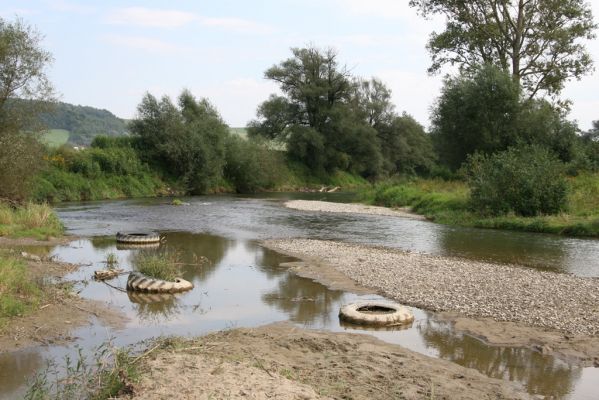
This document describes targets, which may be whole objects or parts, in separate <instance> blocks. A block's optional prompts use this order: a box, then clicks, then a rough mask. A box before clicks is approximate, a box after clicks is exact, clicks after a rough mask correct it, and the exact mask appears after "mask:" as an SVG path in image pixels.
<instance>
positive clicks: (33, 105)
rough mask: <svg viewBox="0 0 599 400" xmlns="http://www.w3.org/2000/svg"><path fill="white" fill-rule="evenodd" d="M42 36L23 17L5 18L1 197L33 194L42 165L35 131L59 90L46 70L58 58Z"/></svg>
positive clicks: (1, 29)
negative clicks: (44, 44) (55, 90)
mask: <svg viewBox="0 0 599 400" xmlns="http://www.w3.org/2000/svg"><path fill="white" fill-rule="evenodd" d="M41 39H42V37H41V35H40V34H39V33H38V32H37V31H36V30H35V29H34V28H32V27H30V26H29V25H27V24H25V23H24V22H23V21H21V20H17V21H15V22H12V23H11V22H7V21H5V20H3V19H2V18H0V197H5V198H9V199H12V200H18V201H22V200H24V199H25V198H26V197H27V196H28V194H29V184H30V182H31V179H32V178H33V177H34V176H35V174H36V173H37V171H38V170H39V169H40V168H41V167H42V162H43V160H42V157H41V148H40V144H39V143H38V142H37V141H36V140H35V138H34V137H33V136H32V133H31V132H32V131H34V122H35V121H36V120H37V115H38V113H39V112H40V111H42V110H43V109H44V108H43V106H44V105H46V104H48V101H50V100H52V94H53V89H52V85H51V84H50V82H49V80H48V78H47V77H46V74H45V71H44V69H45V68H46V66H47V65H48V64H49V63H50V62H51V61H52V57H51V55H50V53H48V52H47V51H45V50H44V49H42V48H41V46H40V43H41ZM23 100H35V101H23ZM40 106H42V107H40Z"/></svg>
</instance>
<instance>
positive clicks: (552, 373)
mask: <svg viewBox="0 0 599 400" xmlns="http://www.w3.org/2000/svg"><path fill="white" fill-rule="evenodd" d="M418 330H419V331H420V333H421V334H422V337H423V339H424V340H425V342H426V344H427V345H428V346H430V347H433V348H435V349H437V350H438V351H439V357H440V358H442V359H445V360H451V361H453V362H455V363H457V364H459V365H462V366H464V367H467V368H473V369H476V370H478V371H480V372H482V373H483V374H485V375H487V376H490V377H492V378H500V379H509V380H510V381H518V382H521V383H522V384H524V386H525V387H526V389H527V390H528V392H529V393H534V394H542V395H547V396H552V397H551V398H561V397H564V396H566V395H567V394H568V393H570V392H571V391H572V388H573V387H574V382H575V381H576V380H577V379H579V378H580V373H581V372H580V371H581V370H580V369H578V368H575V367H571V366H568V365H566V364H564V363H561V362H559V361H557V360H555V359H554V358H553V357H549V356H544V355H542V354H540V353H538V352H535V351H532V350H530V349H527V348H518V347H501V346H490V345H486V344H484V343H483V342H481V341H480V340H478V339H475V338H473V337H471V336H469V335H459V334H457V333H455V332H452V328H451V325H450V324H449V323H439V322H435V321H430V320H428V321H427V322H425V323H423V324H422V325H419V327H418Z"/></svg>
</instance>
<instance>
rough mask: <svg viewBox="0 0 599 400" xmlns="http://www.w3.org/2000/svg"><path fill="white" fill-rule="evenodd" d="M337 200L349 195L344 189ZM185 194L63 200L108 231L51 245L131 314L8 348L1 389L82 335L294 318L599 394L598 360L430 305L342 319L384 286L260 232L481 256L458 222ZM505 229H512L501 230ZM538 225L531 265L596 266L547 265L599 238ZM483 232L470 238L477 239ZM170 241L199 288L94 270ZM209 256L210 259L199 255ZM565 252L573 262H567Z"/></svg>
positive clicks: (545, 387) (577, 395)
mask: <svg viewBox="0 0 599 400" xmlns="http://www.w3.org/2000/svg"><path fill="white" fill-rule="evenodd" d="M279 196H281V195H279ZM336 199H338V200H344V198H343V197H342V196H337V197H336ZM187 201H189V202H190V203H191V205H190V206H183V207H173V206H168V205H165V204H161V203H163V202H164V200H160V199H159V200H142V201H139V200H136V201H122V202H121V201H119V202H99V203H91V204H84V205H82V204H77V205H72V206H66V207H63V208H61V209H59V215H60V216H61V218H62V220H63V221H64V222H65V224H66V226H67V227H68V229H69V231H70V232H71V233H73V234H76V235H80V236H97V235H110V236H107V237H102V236H101V237H94V238H93V239H90V240H88V239H82V240H77V241H74V242H72V243H70V244H69V245H67V246H59V247H56V248H53V249H51V253H52V254H55V255H57V256H58V257H59V258H60V259H62V260H64V261H68V262H75V263H83V264H90V265H88V266H85V267H82V268H81V269H79V270H78V271H76V272H75V273H73V274H71V275H69V276H68V277H67V279H70V280H73V281H76V282H78V283H77V284H76V288H77V290H81V295H82V296H84V297H86V298H90V299H96V300H101V301H104V302H107V303H109V304H111V305H113V306H115V307H117V308H119V309H120V310H122V312H123V313H124V314H125V315H127V316H128V318H129V321H128V322H127V323H126V325H125V327H124V329H122V330H119V331H116V330H114V329H112V328H110V327H106V326H103V325H102V324H101V323H99V322H97V321H95V323H94V324H92V325H91V326H88V327H84V328H81V329H78V330H77V331H76V332H74V336H76V337H77V339H76V340H75V341H74V343H71V344H70V345H69V346H50V347H39V348H35V349H30V350H25V351H20V352H15V353H9V354H3V355H0V398H19V397H21V395H22V393H23V387H24V386H23V385H24V382H25V379H26V377H30V376H31V375H32V374H33V373H34V372H35V371H37V370H39V369H40V368H42V367H43V366H44V363H45V361H46V360H49V359H53V360H61V359H63V358H64V356H65V355H71V356H72V355H74V352H75V346H80V347H81V348H83V349H87V350H89V349H92V348H93V347H94V346H98V345H99V344H101V343H103V342H104V341H106V340H108V339H112V342H113V343H114V344H115V345H119V346H120V345H129V344H134V343H138V342H139V341H141V340H144V339H148V338H151V337H156V336H160V335H183V336H192V335H201V334H205V333H207V332H211V331H215V330H220V329H227V328H234V327H251V326H259V325H264V324H267V323H270V322H276V321H285V320H290V321H292V322H294V323H297V324H298V325H301V326H305V327H308V328H322V329H328V330H332V331H351V332H360V333H369V334H373V335H375V336H377V337H379V338H381V339H383V340H385V341H388V342H391V343H398V344H401V345H402V346H404V347H407V348H409V349H411V350H414V351H418V352H420V353H423V354H427V355H430V356H433V357H440V358H443V359H447V360H450V361H453V362H456V363H458V364H460V365H463V366H466V367H469V368H474V369H477V370H478V371H480V372H482V373H484V374H485V375H488V376H492V377H497V378H503V379H509V380H512V381H516V382H519V383H520V384H522V385H523V386H525V387H526V389H527V390H528V391H529V392H530V393H535V394H543V395H552V396H555V398H573V399H586V398H588V399H591V398H595V397H593V396H595V389H594V386H595V385H596V382H599V373H598V371H599V369H596V368H579V367H576V366H570V365H568V364H566V363H564V362H562V361H560V360H557V359H555V358H553V357H550V356H546V355H542V354H540V353H537V352H534V351H531V350H528V349H522V348H512V347H501V346H489V345H486V344H484V343H482V342H481V341H479V340H477V339H475V338H473V337H471V336H468V335H463V334H460V333H458V332H455V331H454V330H453V328H452V326H451V324H450V323H447V322H444V321H441V320H439V319H437V318H436V317H435V315H434V314H433V313H429V312H425V311H423V310H418V309H415V310H414V313H415V316H416V321H415V322H414V324H412V325H411V326H410V327H407V328H406V329H403V330H391V331H364V330H359V329H358V330H355V329H353V328H351V327H346V326H343V325H341V324H340V322H339V320H338V317H337V313H338V310H339V308H340V306H341V305H342V304H344V303H347V302H350V301H353V300H356V299H359V298H368V299H373V298H378V297H377V296H373V295H372V296H356V295H354V294H351V293H346V292H342V291H335V290H329V289H327V288H326V287H325V286H323V285H321V284H319V283H316V282H313V281H311V280H309V279H305V278H300V277H298V276H296V275H294V274H291V273H289V271H288V270H287V269H286V268H284V267H280V266H279V264H280V263H281V262H286V261H291V259H290V258H289V257H286V256H283V255H280V254H277V253H275V252H273V251H271V250H268V249H265V248H263V247H261V246H259V245H258V243H257V242H256V239H261V238H267V237H286V236H309V237H317V238H327V239H341V240H348V241H355V242H363V243H370V244H384V245H393V246H395V247H400V248H407V249H410V250H419V251H427V252H431V253H435V254H454V255H461V256H466V257H472V258H483V257H479V256H478V255H477V254H479V253H477V252H474V251H470V252H467V251H464V252H462V251H460V250H459V249H460V248H461V247H460V246H458V245H457V244H461V246H463V247H466V244H467V243H466V242H462V240H447V239H446V238H445V239H440V237H446V236H448V235H449V236H451V235H453V234H452V233H451V232H452V229H449V228H446V227H440V226H438V225H435V224H431V223H427V222H422V221H413V220H408V219H403V218H389V217H374V216H349V215H344V214H326V215H323V214H319V213H306V212H299V211H293V210H287V209H285V208H283V207H282V206H281V204H280V202H279V201H278V200H262V199H243V198H235V197H201V198H193V199H189V200H187ZM373 227H375V228H376V229H373ZM149 228H156V229H159V230H161V231H162V232H163V234H164V236H165V237H166V243H164V244H162V245H161V246H160V247H159V248H150V249H141V250H140V249H128V248H123V247H122V246H120V245H118V246H117V244H116V243H115V241H114V239H113V236H112V235H114V233H115V232H116V231H118V230H139V229H149ZM352 231H353V232H355V233H354V234H352ZM194 232H195V233H194ZM200 232H203V233H200ZM393 232H395V233H393ZM486 232H493V231H484V232H480V233H479V234H480V235H482V237H483V238H484V236H485V235H484V234H485V233H486ZM459 233H460V234H463V235H466V233H464V232H461V231H460V232H459ZM501 234H504V233H500V235H499V237H501ZM427 235H428V237H427ZM444 235H445V236H444ZM507 236H509V235H507ZM531 236H532V237H534V238H535V240H536V242H535V243H536V245H534V246H532V249H533V250H534V249H536V251H538V253H537V254H535V251H532V254H531V251H528V252H527V251H522V252H521V255H520V256H518V257H520V259H525V260H527V263H528V264H529V265H532V266H537V267H538V266H539V265H542V266H544V267H543V268H547V269H553V270H557V271H570V272H572V271H576V270H579V271H583V272H586V273H585V274H591V275H593V274H595V272H593V271H595V270H596V266H592V265H591V267H590V268H589V267H586V268H585V267H583V265H582V264H580V263H581V261H580V260H581V257H580V256H576V254H578V253H577V252H569V253H568V252H562V253H561V254H568V256H567V257H565V256H564V257H561V258H559V259H558V260H555V259H552V260H553V261H554V262H553V264H549V266H547V265H545V264H542V263H540V260H542V259H544V258H543V257H545V256H546V255H543V254H542V251H540V250H541V249H542V248H543V246H549V243H553V244H555V243H558V242H559V243H562V240H564V242H563V243H570V246H571V247H572V246H573V247H575V248H578V247H577V246H582V247H583V248H584V247H585V246H590V247H593V246H591V244H594V247H596V246H597V242H596V241H584V240H583V241H580V243H582V244H578V243H579V242H577V241H575V240H574V241H573V242H568V239H562V238H556V237H553V236H549V235H540V239H539V238H538V237H537V236H535V235H531ZM464 237H466V236H464ZM476 237H477V236H476V235H475V236H474V238H475V239H472V240H471V241H474V242H476V241H477V239H476ZM464 240H465V239H464ZM556 241H557V242H556ZM501 242H502V243H503V245H502V246H501V247H500V249H498V250H496V251H495V252H492V253H491V254H492V256H491V257H490V258H491V259H494V260H503V261H505V259H504V258H505V257H502V256H501V255H502V254H503V255H507V254H509V255H510V257H516V255H513V254H511V253H510V252H509V251H508V246H507V244H506V240H503V241H501ZM516 242H517V241H516ZM482 243H484V245H483V244H480V247H481V248H482V247H483V246H492V243H493V241H492V240H490V239H488V237H487V240H483V241H482ZM448 244H449V245H448ZM165 250H168V251H176V252H177V253H178V254H179V255H180V257H181V258H182V260H183V261H184V262H186V263H189V265H186V266H185V267H184V278H185V279H188V280H190V281H192V282H193V283H194V284H195V285H196V288H195V289H194V290H192V291H190V292H187V293H182V294H179V295H175V296H164V297H163V298H160V296H141V295H137V296H135V295H129V294H127V293H123V292H120V291H118V290H115V289H112V288H110V287H108V286H106V285H104V284H102V283H99V282H95V281H93V280H90V277H91V276H92V274H93V271H94V270H96V269H100V268H103V267H104V264H103V261H104V260H105V259H106V257H107V254H109V253H115V254H116V255H117V257H118V259H119V264H120V267H121V268H125V269H135V257H134V256H135V254H136V253H139V252H150V253H151V252H157V251H165ZM512 251H513V252H514V253H518V252H517V251H516V250H514V249H512ZM594 251H595V252H596V251H597V249H594ZM202 256H203V257H207V258H208V259H209V260H210V262H209V263H208V264H205V265H198V260H200V257H202ZM484 258H485V259H488V258H489V257H488V255H487V256H486V257H484ZM582 259H584V257H582ZM564 260H569V263H563V261H564ZM569 268H570V269H569ZM595 276H596V275H595ZM125 281H126V276H122V277H120V278H118V279H117V280H114V281H111V283H112V284H114V285H116V286H119V287H124V286H125Z"/></svg>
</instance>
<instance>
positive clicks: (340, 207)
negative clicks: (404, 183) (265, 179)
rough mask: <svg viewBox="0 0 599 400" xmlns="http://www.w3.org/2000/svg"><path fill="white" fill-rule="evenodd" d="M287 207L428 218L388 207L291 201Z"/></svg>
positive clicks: (286, 203)
mask: <svg viewBox="0 0 599 400" xmlns="http://www.w3.org/2000/svg"><path fill="white" fill-rule="evenodd" d="M285 207H287V208H293V209H295V210H301V211H319V212H334V213H353V214H372V215H386V216H391V217H403V218H412V219H419V220H426V218H425V217H423V216H422V215H418V214H414V213H412V212H410V211H409V210H408V209H391V208H387V207H378V206H367V205H364V204H351V203H332V202H329V201H312V200H290V201H287V202H285Z"/></svg>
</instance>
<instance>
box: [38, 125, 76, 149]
mask: <svg viewBox="0 0 599 400" xmlns="http://www.w3.org/2000/svg"><path fill="white" fill-rule="evenodd" d="M70 135H71V134H70V132H69V131H67V130H65V129H50V130H48V131H45V132H44V133H43V134H42V137H41V141H42V143H44V144H45V145H47V146H48V147H52V148H56V147H60V146H62V145H63V144H65V143H67V142H68V140H69V136H70Z"/></svg>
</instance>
